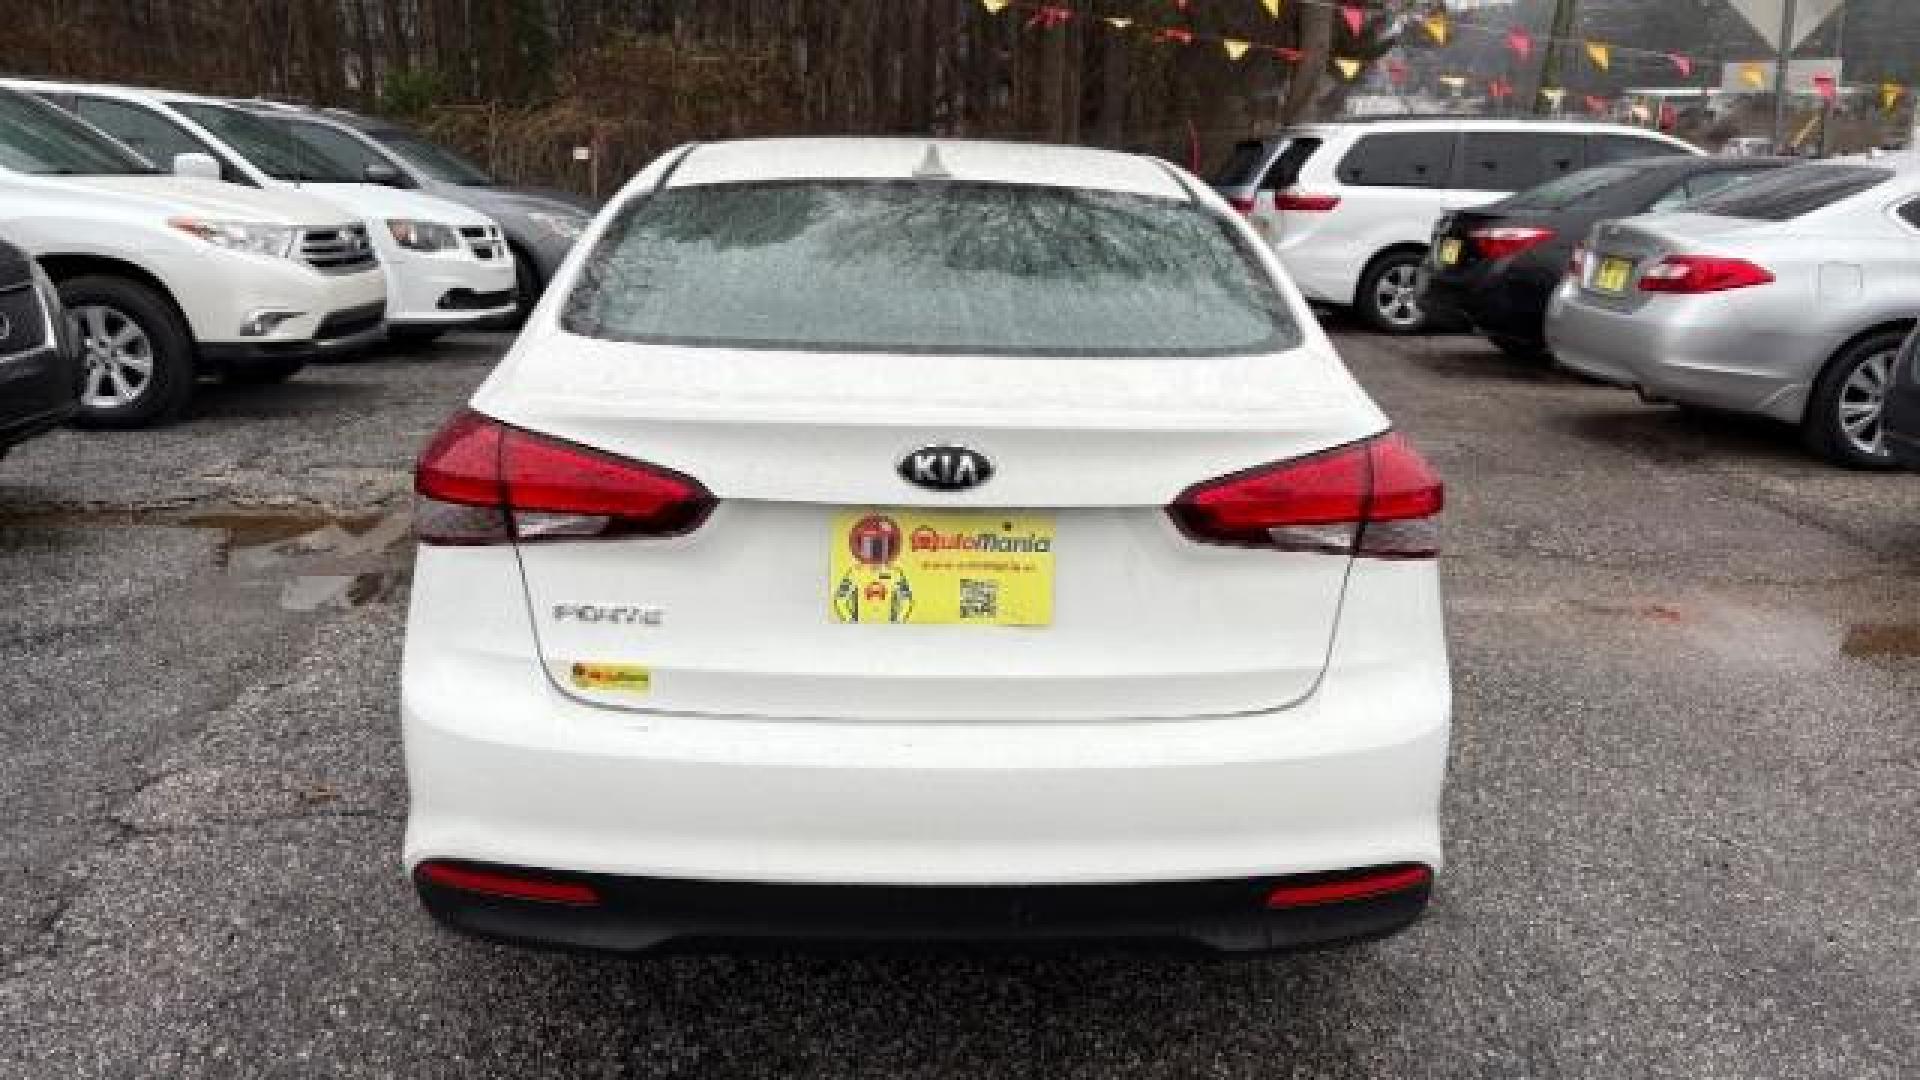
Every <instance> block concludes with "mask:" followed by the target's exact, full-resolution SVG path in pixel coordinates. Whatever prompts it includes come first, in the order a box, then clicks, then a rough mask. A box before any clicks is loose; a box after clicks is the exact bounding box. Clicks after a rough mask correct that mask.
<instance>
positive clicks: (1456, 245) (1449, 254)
mask: <svg viewBox="0 0 1920 1080" xmlns="http://www.w3.org/2000/svg"><path fill="white" fill-rule="evenodd" d="M1459 261H1460V238H1459V237H1457V236H1449V237H1447V238H1446V239H1445V240H1442V241H1440V265H1441V266H1452V265H1453V264H1454V263H1457V262H1459Z"/></svg>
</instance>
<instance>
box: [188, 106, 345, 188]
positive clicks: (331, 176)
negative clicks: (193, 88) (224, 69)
mask: <svg viewBox="0 0 1920 1080" xmlns="http://www.w3.org/2000/svg"><path fill="white" fill-rule="evenodd" d="M173 107H174V108H175V109H176V110H178V111H179V112H181V113H182V114H184V115H185V116H186V117H187V118H188V119H190V120H192V121H193V122H194V123H196V124H199V125H200V126H201V127H203V128H206V129H207V130H208V131H210V132H212V133H213V136H214V137H215V138H217V139H219V140H220V141H221V142H223V143H226V144H227V145H228V146H229V147H231V148H232V149H233V152H234V153H236V154H239V155H240V156H241V157H243V158H246V159H247V160H248V161H249V162H251V163H252V164H253V167H254V168H256V169H259V170H260V171H261V172H263V173H266V174H267V175H268V176H271V177H273V178H274V179H275V180H284V181H286V182H288V183H290V184H363V183H365V182H366V177H365V176H364V175H363V174H362V173H361V172H359V171H358V170H356V169H353V168H350V167H348V166H347V165H344V164H342V163H341V162H338V161H334V160H332V159H330V158H328V157H327V156H325V155H323V154H321V153H320V152H319V151H317V150H315V149H314V148H313V146H312V145H310V144H309V143H307V142H306V141H304V140H302V139H300V138H298V137H296V135H295V134H294V130H293V125H292V124H291V123H289V122H288V121H285V120H280V119H278V118H275V117H267V116H260V115H257V114H255V113H251V112H248V111H246V110H244V109H234V108H229V107H227V106H225V105H209V104H206V103H205V102H198V101H176V102H173Z"/></svg>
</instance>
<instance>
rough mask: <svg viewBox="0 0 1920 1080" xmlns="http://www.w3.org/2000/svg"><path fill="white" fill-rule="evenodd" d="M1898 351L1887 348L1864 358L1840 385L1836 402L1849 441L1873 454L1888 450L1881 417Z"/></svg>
mask: <svg viewBox="0 0 1920 1080" xmlns="http://www.w3.org/2000/svg"><path fill="white" fill-rule="evenodd" d="M1898 355H1899V350H1898V349H1885V350H1882V351H1880V352H1877V353H1874V354H1872V355H1871V356H1868V357H1867V358H1866V359H1864V360H1862V361H1860V363H1859V365H1858V366H1857V367H1855V368H1854V369H1853V371H1852V373H1851V374H1849V375H1848V376H1847V381H1846V383H1845V384H1844V385H1843V386H1841V387H1840V397H1839V400H1838V401H1837V402H1836V403H1835V407H1836V408H1837V409H1838V410H1839V413H1840V430H1841V432H1842V433H1843V434H1845V435H1846V438H1847V442H1848V443H1849V444H1851V445H1852V447H1853V448H1854V449H1855V450H1857V451H1859V452H1860V453H1862V454H1866V455H1869V456H1871V457H1885V456H1886V454H1887V445H1886V436H1885V435H1884V433H1883V432H1882V430H1881V425H1880V419H1881V416H1882V414H1883V413H1884V412H1885V410H1886V405H1887V386H1888V384H1889V383H1890V382H1891V381H1892V378H1893V362H1894V358H1895V357H1896V356H1898Z"/></svg>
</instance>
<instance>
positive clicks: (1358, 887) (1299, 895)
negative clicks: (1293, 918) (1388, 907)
mask: <svg viewBox="0 0 1920 1080" xmlns="http://www.w3.org/2000/svg"><path fill="white" fill-rule="evenodd" d="M1432 880H1433V871H1432V870H1431V869H1429V868H1427V867H1425V866H1397V867H1394V868H1392V869H1390V870H1371V871H1367V872H1364V873H1360V874H1355V875H1352V876H1350V877H1341V878H1334V879H1332V880H1330V881H1316V882H1313V883H1311V884H1306V885H1282V886H1280V887H1279V888H1277V889H1275V890H1273V891H1272V892H1270V893H1268V894H1267V907H1268V908H1269V909H1272V908H1297V907H1312V906H1314V905H1316V904H1338V903H1342V902H1344V901H1348V900H1366V899H1369V898H1371V897H1375V896H1384V895H1386V894H1387V893H1397V892H1406V891H1407V890H1408V889H1417V888H1419V887H1420V886H1422V885H1425V884H1428V883H1429V882H1431V881H1432Z"/></svg>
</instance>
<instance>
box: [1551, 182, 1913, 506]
mask: <svg viewBox="0 0 1920 1080" xmlns="http://www.w3.org/2000/svg"><path fill="white" fill-rule="evenodd" d="M1916 316H1920V166H1917V165H1912V164H1905V165H1901V166H1889V165H1883V164H1879V163H1875V164H1871V165H1869V164H1864V163H1850V162H1821V163H1815V164H1809V165H1801V166H1796V167H1794V168H1789V169H1782V170H1780V171H1779V172H1776V173H1773V174H1771V175H1768V176H1764V177H1761V178H1760V179H1757V180H1754V181H1752V182H1751V183H1748V184H1744V185H1741V186H1739V187H1737V188H1732V189H1729V190H1727V191H1725V192H1721V193H1718V194H1715V195H1711V196H1708V197H1707V198H1705V199H1702V200H1699V201H1696V202H1693V203H1690V204H1688V205H1687V206H1686V207H1685V208H1684V209H1683V210H1681V211H1677V212H1673V213H1665V214H1651V215H1647V216H1644V217H1637V218H1629V219H1627V220H1624V221H1612V222H1601V223H1600V224H1598V225H1596V226H1594V228H1593V231H1592V232H1591V233H1590V234H1589V235H1588V238H1587V242H1586V244H1585V246H1584V247H1582V248H1580V249H1579V250H1578V251H1576V252H1575V254H1574V266H1573V270H1572V272H1571V273H1570V274H1569V275H1568V276H1567V278H1566V279H1565V280H1564V281H1562V282H1561V284H1560V288H1559V289H1558V290H1557V291H1556V292H1555V294H1554V297H1553V300H1552V302H1551V304H1550V306H1549V308H1548V311H1547V338H1548V341H1549V342H1550V343H1551V345H1552V347H1553V351H1554V354H1555V355H1556V356H1557V357H1559V359H1560V362H1561V363H1562V364H1564V365H1566V366H1567V367H1569V368H1572V369H1574V370H1575V371H1579V372H1581V373H1583V374H1586V375H1590V376H1592V377H1594V378H1597V379H1600V380H1602V381H1605V382H1611V383H1616V384H1619V385H1621V386H1628V387H1632V388H1634V389H1637V390H1639V391H1640V393H1641V394H1642V395H1644V396H1646V397H1648V398H1650V399H1654V400H1670V401H1677V402H1683V403H1688V404H1693V405H1698V406H1703V407H1707V408H1714V409H1725V410H1729V411H1734V412H1746V413H1758V414H1760V415H1763V416H1770V417H1773V418H1775V419H1778V420H1782V421H1785V422H1787V423H1789V424H1794V425H1797V426H1798V427H1799V428H1800V430H1801V431H1802V432H1803V434H1804V436H1805V438H1806V441H1807V444H1808V445H1809V446H1810V447H1812V448H1813V450H1814V451H1815V452H1817V453H1819V454H1821V455H1822V456H1824V457H1826V458H1827V459H1829V460H1831V461H1833V462H1835V463H1837V464H1841V465H1846V466H1850V467H1854V468H1891V467H1893V458H1892V455H1891V454H1890V453H1889V452H1888V450H1887V446H1886V441H1885V438H1884V436H1883V434H1882V431H1881V415H1882V411H1883V409H1884V405H1885V402H1886V395H1887V388H1888V384H1889V382H1890V378H1891V374H1892V368H1893V361H1894V358H1895V357H1896V356H1897V355H1898V354H1899V351H1900V346H1901V343H1902V340H1903V339H1904V338H1905V336H1906V333H1907V331H1908V330H1909V329H1911V328H1912V327H1913V325H1914V322H1915V318H1916Z"/></svg>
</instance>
